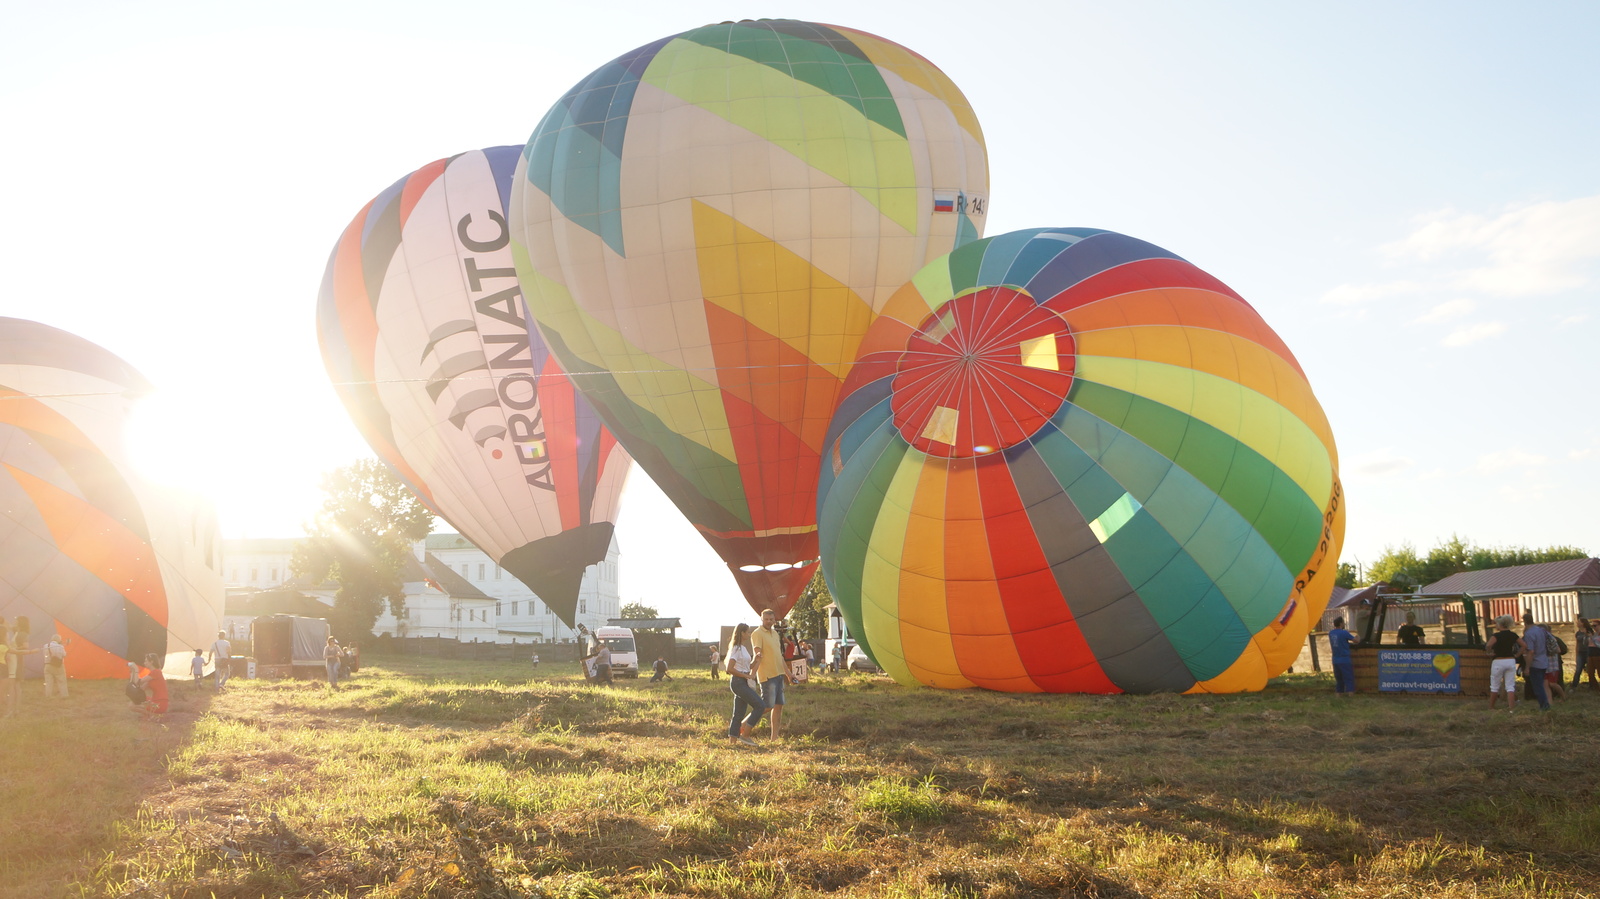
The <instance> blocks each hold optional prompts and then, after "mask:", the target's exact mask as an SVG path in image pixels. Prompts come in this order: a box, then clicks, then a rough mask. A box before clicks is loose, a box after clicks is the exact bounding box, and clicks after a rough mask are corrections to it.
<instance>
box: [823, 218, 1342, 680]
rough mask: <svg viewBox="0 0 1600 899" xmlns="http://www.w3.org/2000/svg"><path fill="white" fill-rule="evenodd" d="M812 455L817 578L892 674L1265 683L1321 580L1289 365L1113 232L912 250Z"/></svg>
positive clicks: (1309, 461)
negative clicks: (918, 257)
mask: <svg viewBox="0 0 1600 899" xmlns="http://www.w3.org/2000/svg"><path fill="white" fill-rule="evenodd" d="M826 452H827V463H826V464H825V465H824V466H823V470H822V473H821V485H820V488H819V496H818V523H819V526H820V533H821V548H822V560H823V570H824V573H825V575H826V576H827V580H828V584H829V586H830V588H831V589H832V591H833V596H834V599H835V600H836V601H837V602H838V604H839V607H840V609H841V610H842V613H843V615H844V617H845V619H846V622H847V624H848V625H849V627H850V629H851V632H852V633H853V634H854V635H856V636H857V637H858V638H859V639H860V640H861V642H862V643H863V644H864V646H865V647H866V648H867V650H868V651H869V652H870V653H871V654H872V655H873V657H874V658H875V659H876V660H877V661H878V663H879V664H880V665H882V666H883V667H884V669H885V670H886V671H888V672H889V673H890V674H891V675H892V676H894V678H895V679H896V680H898V681H900V682H902V683H908V684H910V683H921V684H927V685H930V686H936V687H951V688H959V687H983V688H988V689H992V690H1004V691H1013V692H1025V691H1045V692H1087V693H1113V692H1123V691H1127V692H1140V693H1148V692H1163V691H1177V692H1182V691H1193V692H1232V691H1239V690H1255V689H1260V688H1261V687H1263V686H1264V685H1265V684H1266V681H1267V679H1268V678H1269V677H1272V676H1274V675H1276V674H1279V673H1281V672H1282V671H1284V670H1285V669H1286V668H1287V667H1288V666H1289V664H1290V663H1291V662H1292V661H1293V660H1294V659H1295V657H1296V656H1297V655H1298V653H1299V651H1300V647H1301V646H1302V645H1303V644H1304V641H1305V636H1306V633H1307V632H1308V629H1309V628H1310V626H1311V624H1312V623H1313V622H1314V621H1316V620H1317V618H1318V617H1319V616H1320V615H1321V613H1322V611H1323V609H1324V608H1325V607H1326V606H1327V602H1328V597H1329V594H1330V592H1331V590H1332V587H1333V580H1334V574H1335V569H1336V567H1337V561H1338V558H1339V546H1340V543H1341V541H1342V539H1343V531H1344V507H1343V497H1342V494H1341V490H1340V486H1339V478H1338V461H1337V456H1336V453H1335V449H1334V442H1333V435H1332V433H1331V431H1330V429H1329V426H1328V422H1327V420H1326V418H1325V417H1324V416H1323V413H1322V409H1321V407H1320V406H1319V405H1318V404H1317V400H1316V398H1315V397H1314V396H1313V395H1312V393H1311V387H1310V385H1309V384H1308V383H1307V381H1306V377H1305V373H1304V372H1303V371H1302V370H1301V369H1300V366H1299V364H1298V363H1297V362H1296V361H1295V358H1294V355H1293V354H1292V353H1290V352H1289V349H1288V347H1286V346H1285V345H1284V344H1283V341H1281V340H1280V339H1279V338H1278V336H1277V335H1276V334H1274V333H1273V331H1272V329H1271V328H1269V327H1268V326H1267V324H1266V323H1265V322H1264V321H1263V320H1262V318H1261V316H1260V315H1259V314H1257V312H1256V311H1255V310H1254V309H1253V308H1251V306H1250V305H1249V304H1248V303H1246V302H1245V301H1244V300H1243V299H1242V298H1240V297H1239V295H1238V294H1236V293H1234V292H1233V291H1232V290H1230V289H1229V288H1228V287H1227V286H1226V285H1224V284H1222V283H1221V282H1220V281H1218V280H1217V279H1215V278H1213V277H1211V276H1210V275H1207V274H1206V273H1205V272H1203V271H1201V270H1200V269H1198V268H1196V267H1195V266H1194V265H1192V264H1190V263H1189V262H1186V261H1185V260H1183V259H1181V258H1179V257H1177V256H1175V255H1173V254H1171V253H1169V252H1167V251H1166V250H1163V249H1161V248H1159V247H1156V246H1152V245H1151V244H1148V243H1145V242H1143V241H1140V240H1136V239H1134V238H1132V237H1127V236H1125V235H1121V234H1116V233H1113V232H1109V231H1097V230H1092V229H1080V228H1067V229H1041V230H1031V231H1019V232H1013V233H1010V234H1005V235H1001V236H998V237H992V238H988V239H985V240H981V241H978V242H976V243H973V244H970V245H967V246H964V247H962V248H960V249H958V250H956V251H954V252H952V253H951V254H949V255H948V256H946V257H944V258H942V259H939V260H936V261H934V262H932V263H930V264H929V265H928V266H927V267H926V268H924V269H923V270H922V271H921V272H919V273H918V274H917V276H916V277H915V279H913V280H912V281H911V282H910V283H908V284H907V285H906V286H905V287H903V288H902V289H901V290H900V291H899V292H898V293H896V294H895V296H894V297H893V298H891V299H890V300H889V302H888V304H887V305H886V306H885V307H884V309H883V312H882V314H881V315H880V316H879V317H878V319H877V320H876V321H874V323H873V324H872V326H871V328H870V329H869V331H868V332H867V335H866V338H865V339H864V340H863V342H862V347H861V357H860V360H859V361H858V363H857V364H856V366H855V368H854V369H853V370H852V371H851V373H850V375H849V378H848V380H847V382H846V386H845V395H844V397H843V398H842V399H841V401H840V405H839V408H838V410H837V411H836V413H835V415H834V418H833V421H832V424H831V425H830V427H829V430H828V437H827V451H826Z"/></svg>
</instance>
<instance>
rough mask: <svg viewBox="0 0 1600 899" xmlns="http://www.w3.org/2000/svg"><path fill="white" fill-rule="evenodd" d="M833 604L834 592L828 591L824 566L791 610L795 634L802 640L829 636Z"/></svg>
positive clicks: (819, 569)
mask: <svg viewBox="0 0 1600 899" xmlns="http://www.w3.org/2000/svg"><path fill="white" fill-rule="evenodd" d="M832 604H833V594H832V593H829V592H828V582H827V581H825V580H823V579H822V566H820V565H819V566H817V573H816V574H814V575H812V577H811V583H809V584H807V585H806V588H805V590H802V591H801V592H800V598H799V599H798V600H796V601H795V604H794V608H793V609H792V610H790V612H789V624H790V626H792V627H793V628H794V633H795V636H797V637H799V638H800V639H802V640H816V639H819V638H821V637H824V636H827V633H828V606H830V605H832Z"/></svg>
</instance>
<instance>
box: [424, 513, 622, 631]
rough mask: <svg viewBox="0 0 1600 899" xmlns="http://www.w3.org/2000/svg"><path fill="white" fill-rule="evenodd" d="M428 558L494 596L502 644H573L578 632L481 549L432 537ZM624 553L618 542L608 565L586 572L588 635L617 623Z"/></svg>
mask: <svg viewBox="0 0 1600 899" xmlns="http://www.w3.org/2000/svg"><path fill="white" fill-rule="evenodd" d="M427 544H428V554H429V555H430V556H432V557H434V558H436V559H438V560H439V561H440V562H442V563H444V564H445V565H447V566H449V568H450V569H451V571H453V572H454V573H455V574H456V575H458V576H459V577H461V578H462V579H463V580H464V581H466V582H467V583H469V584H471V585H472V586H473V587H475V588H477V589H478V590H481V591H482V592H484V593H485V594H488V595H489V596H492V597H494V600H495V620H496V621H497V622H498V630H499V641H500V642H501V643H511V642H517V643H529V642H535V643H538V642H546V641H548V642H556V643H565V642H572V641H573V640H575V639H576V636H577V635H576V633H575V632H574V631H573V629H572V628H569V627H567V626H566V625H565V624H563V623H562V621H561V619H560V618H557V617H556V614H555V613H554V612H552V611H550V607H549V606H547V605H545V604H544V603H543V602H542V601H540V599H539V596H538V594H536V593H534V592H533V591H532V590H530V589H529V588H528V586H527V585H526V584H524V583H522V582H521V581H519V580H517V579H516V578H515V577H512V576H511V573H510V572H509V571H505V570H503V569H501V568H500V566H499V565H496V564H495V562H494V560H493V559H491V558H489V555H488V554H487V553H485V552H484V551H483V550H481V549H478V548H477V547H476V546H474V545H473V544H472V542H471V541H470V540H468V539H466V538H465V537H463V536H461V535H460V534H430V535H429V536H428V540H427ZM619 556H620V551H619V550H618V549H617V541H616V538H615V537H613V538H612V540H611V545H610V546H609V547H607V549H606V557H605V560H604V561H601V562H596V563H595V564H593V565H591V566H589V570H588V571H586V572H584V575H583V585H582V586H581V587H580V588H579V590H578V612H577V616H576V621H577V623H579V624H583V625H584V626H586V627H588V628H589V629H590V630H593V629H595V628H597V627H600V626H602V625H604V624H605V623H606V619H608V618H616V617H618V616H620V615H621V612H622V599H621V597H620V595H619V593H618V590H617V564H618V560H619Z"/></svg>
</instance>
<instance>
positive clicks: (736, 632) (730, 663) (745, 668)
mask: <svg viewBox="0 0 1600 899" xmlns="http://www.w3.org/2000/svg"><path fill="white" fill-rule="evenodd" d="M757 652H758V650H755V649H752V648H751V646H750V625H748V624H744V623H742V622H741V623H740V624H739V626H738V627H735V628H734V629H733V636H732V637H731V638H730V639H729V640H728V654H727V656H726V657H725V659H726V660H725V661H724V662H723V667H725V668H726V669H727V671H728V689H729V690H730V691H732V693H733V717H731V718H729V719H728V740H729V741H730V742H733V743H743V744H745V745H747V746H754V745H756V744H755V741H754V740H751V739H750V734H751V732H752V731H754V730H755V729H756V725H758V724H760V723H761V715H762V713H763V712H765V711H766V710H767V704H766V702H765V701H763V700H762V698H761V688H760V686H759V685H758V684H757V682H756V680H755V672H756V666H757V664H758V663H759V661H760V657H759V656H758V655H757Z"/></svg>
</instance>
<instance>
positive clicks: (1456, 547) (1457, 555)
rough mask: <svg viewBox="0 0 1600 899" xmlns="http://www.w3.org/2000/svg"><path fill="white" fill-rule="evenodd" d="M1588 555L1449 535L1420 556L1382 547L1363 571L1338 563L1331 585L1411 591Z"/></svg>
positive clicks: (1407, 548)
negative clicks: (1459, 577) (1473, 574)
mask: <svg viewBox="0 0 1600 899" xmlns="http://www.w3.org/2000/svg"><path fill="white" fill-rule="evenodd" d="M1587 558H1589V552H1588V551H1587V550H1584V549H1580V548H1578V547H1576V546H1547V547H1544V548H1542V549H1529V548H1528V547H1526V546H1498V547H1497V546H1479V545H1477V544H1475V543H1473V542H1472V541H1470V540H1463V539H1462V538H1461V537H1460V536H1458V535H1455V534H1451V535H1450V539H1448V540H1441V541H1440V542H1439V544H1438V545H1437V546H1435V547H1434V548H1433V549H1431V550H1429V551H1428V554H1427V555H1425V556H1424V555H1421V554H1419V553H1418V552H1417V548H1416V547H1415V546H1413V545H1412V544H1411V543H1409V542H1406V543H1402V544H1400V545H1399V546H1385V547H1384V548H1383V553H1382V554H1381V555H1379V556H1378V559H1377V561H1375V562H1373V563H1372V564H1371V565H1369V566H1366V568H1365V569H1364V570H1363V569H1361V568H1359V567H1358V566H1357V565H1355V564H1352V563H1349V562H1341V563H1339V576H1338V579H1337V580H1336V581H1335V582H1334V583H1335V584H1337V585H1338V586H1340V587H1365V586H1368V585H1370V584H1388V585H1389V586H1391V587H1395V588H1397V589H1405V590H1414V589H1416V588H1417V587H1421V586H1424V585H1427V584H1432V583H1434V582H1436V581H1442V580H1444V579H1445V578H1447V577H1449V576H1450V575H1452V574H1460V573H1461V572H1463V571H1487V570H1489V569H1491V568H1510V567H1512V566H1514V565H1534V564H1537V563H1539V562H1560V561H1563V560H1566V559H1587Z"/></svg>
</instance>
